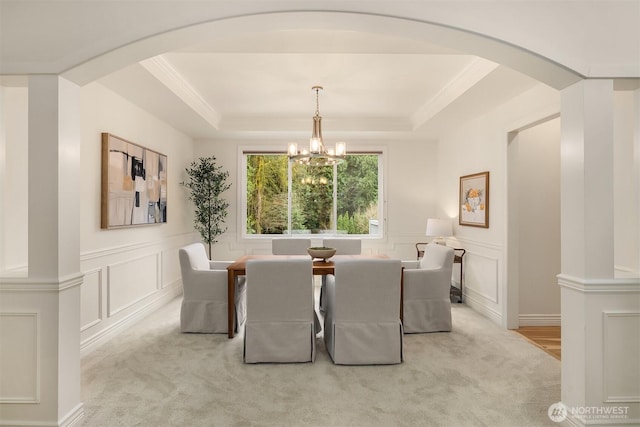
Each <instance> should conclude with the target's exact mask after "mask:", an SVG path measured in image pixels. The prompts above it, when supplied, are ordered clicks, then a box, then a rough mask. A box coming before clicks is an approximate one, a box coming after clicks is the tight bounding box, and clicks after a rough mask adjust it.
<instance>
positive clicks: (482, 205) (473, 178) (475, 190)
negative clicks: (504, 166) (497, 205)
mask: <svg viewBox="0 0 640 427" xmlns="http://www.w3.org/2000/svg"><path fill="white" fill-rule="evenodd" d="M458 205H459V208H460V211H459V215H458V224H460V225H468V226H471V227H482V228H489V172H480V173H475V174H472V175H465V176H461V177H460V202H459V204H458Z"/></svg>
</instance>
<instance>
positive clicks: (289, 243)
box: [271, 237, 311, 255]
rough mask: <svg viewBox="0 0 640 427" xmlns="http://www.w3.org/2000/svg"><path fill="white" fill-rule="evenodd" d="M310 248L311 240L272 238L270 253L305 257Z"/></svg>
mask: <svg viewBox="0 0 640 427" xmlns="http://www.w3.org/2000/svg"><path fill="white" fill-rule="evenodd" d="M310 246H311V239H302V238H298V237H274V238H273V239H271V253H272V254H273V255H307V248H309V247H310Z"/></svg>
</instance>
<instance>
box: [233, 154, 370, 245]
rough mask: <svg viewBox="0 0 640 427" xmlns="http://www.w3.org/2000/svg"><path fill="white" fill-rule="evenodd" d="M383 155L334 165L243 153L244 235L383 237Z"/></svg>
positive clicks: (356, 157)
mask: <svg viewBox="0 0 640 427" xmlns="http://www.w3.org/2000/svg"><path fill="white" fill-rule="evenodd" d="M381 157H382V156H381V153H380V152H367V153H352V154H349V155H347V157H346V160H345V161H344V162H342V163H340V164H339V165H334V166H304V165H299V164H296V163H291V162H289V159H288V157H287V155H286V154H284V153H265V152H249V151H245V152H243V170H244V174H243V180H242V182H243V187H242V191H243V194H244V197H243V202H244V203H243V206H242V211H243V217H244V218H243V219H244V221H243V222H244V224H245V228H244V232H243V235H244V236H259V235H269V234H328V235H332V234H333V235H335V234H354V235H360V236H363V235H372V236H382V229H381V227H379V219H380V218H381V217H382V202H381V200H382V188H381V183H382V179H381V177H382V173H381V164H382V161H381Z"/></svg>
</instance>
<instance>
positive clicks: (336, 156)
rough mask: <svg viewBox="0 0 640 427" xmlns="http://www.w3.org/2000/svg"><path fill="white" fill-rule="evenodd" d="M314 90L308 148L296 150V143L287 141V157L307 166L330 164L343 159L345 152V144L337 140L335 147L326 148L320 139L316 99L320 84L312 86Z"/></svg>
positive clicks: (318, 112)
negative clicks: (314, 100) (314, 105)
mask: <svg viewBox="0 0 640 427" xmlns="http://www.w3.org/2000/svg"><path fill="white" fill-rule="evenodd" d="M311 89H313V90H315V91H316V114H315V116H313V131H312V133H311V139H309V150H306V149H302V150H298V144H297V143H295V142H291V143H289V150H288V152H289V159H290V160H292V161H294V162H296V163H299V164H302V165H308V166H331V165H335V164H337V163H340V162H342V161H344V159H345V156H346V154H347V145H346V144H345V143H344V142H337V143H336V148H335V150H334V149H328V150H327V148H326V146H325V145H324V141H323V139H322V117H320V103H319V100H318V97H319V93H320V91H321V90H322V89H323V88H322V86H313V87H312V88H311Z"/></svg>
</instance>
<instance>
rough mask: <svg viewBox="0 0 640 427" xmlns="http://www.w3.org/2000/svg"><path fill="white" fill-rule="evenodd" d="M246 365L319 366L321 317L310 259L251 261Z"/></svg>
mask: <svg viewBox="0 0 640 427" xmlns="http://www.w3.org/2000/svg"><path fill="white" fill-rule="evenodd" d="M246 271H247V276H246V277H247V321H246V323H245V328H244V350H243V359H244V361H245V363H263V362H273V363H292V362H313V361H314V360H315V356H316V341H315V337H316V318H315V311H314V301H313V282H312V277H313V267H312V261H311V258H308V259H282V260H279V259H252V260H249V261H247V267H246Z"/></svg>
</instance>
